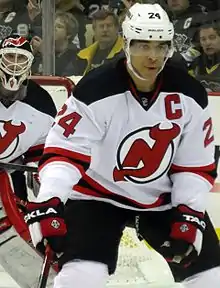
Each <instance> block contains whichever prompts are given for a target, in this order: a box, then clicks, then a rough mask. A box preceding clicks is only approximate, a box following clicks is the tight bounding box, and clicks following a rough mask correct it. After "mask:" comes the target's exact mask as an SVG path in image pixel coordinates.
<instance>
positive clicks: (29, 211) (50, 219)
mask: <svg viewBox="0 0 220 288" xmlns="http://www.w3.org/2000/svg"><path fill="white" fill-rule="evenodd" d="M63 214H64V204H63V203H62V202H61V201H60V199H59V198H56V197H54V198H51V199H49V200H47V201H45V202H41V203H35V202H29V203H28V204H27V206H26V215H25V217H24V220H25V222H26V223H27V224H28V226H29V231H30V235H31V239H32V242H33V245H34V246H35V247H36V248H37V249H38V250H39V251H41V252H42V253H44V252H45V244H46V243H45V241H44V240H45V239H46V240H47V242H48V244H49V245H50V247H51V248H52V250H53V251H54V252H57V253H60V252H62V248H63V241H64V236H65V234H66V232H67V230H66V224H65V221H64V218H63Z"/></svg>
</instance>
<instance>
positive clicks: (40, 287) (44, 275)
mask: <svg viewBox="0 0 220 288" xmlns="http://www.w3.org/2000/svg"><path fill="white" fill-rule="evenodd" d="M52 260H53V251H52V250H51V248H50V246H49V245H47V247H46V251H45V256H44V262H43V265H42V268H41V272H40V277H39V280H38V284H37V288H46V286H47V279H48V276H49V272H50V266H51V263H52Z"/></svg>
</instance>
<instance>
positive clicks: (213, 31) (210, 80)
mask: <svg viewBox="0 0 220 288" xmlns="http://www.w3.org/2000/svg"><path fill="white" fill-rule="evenodd" d="M198 41H199V45H200V53H201V54H200V56H199V57H197V58H196V59H195V60H194V61H193V63H192V64H191V67H190V70H189V73H190V74H191V75H193V76H195V77H196V78H198V80H200V81H201V82H202V84H203V85H204V86H205V87H206V88H207V90H209V91H220V25H219V24H207V25H204V26H201V28H199V31H198Z"/></svg>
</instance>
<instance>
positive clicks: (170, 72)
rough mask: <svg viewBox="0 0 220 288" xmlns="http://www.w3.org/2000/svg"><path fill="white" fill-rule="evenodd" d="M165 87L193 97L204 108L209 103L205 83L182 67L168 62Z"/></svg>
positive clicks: (164, 72) (164, 71) (167, 89)
mask: <svg viewBox="0 0 220 288" xmlns="http://www.w3.org/2000/svg"><path fill="white" fill-rule="evenodd" d="M163 74H164V80H163V83H164V87H163V88H164V89H163V90H166V91H167V92H173V93H174V92H178V93H182V94H184V95H186V96H187V97H190V98H192V99H193V100H194V101H195V102H196V103H197V104H198V105H199V106H201V107H202V108H203V109H204V108H205V107H207V105H208V94H207V91H206V90H205V88H204V87H203V85H202V84H201V83H200V82H199V81H198V80H196V79H195V78H194V77H193V76H191V75H189V74H188V72H187V71H185V70H183V69H182V68H179V67H176V66H173V65H170V64H167V65H165V67H164V70H163Z"/></svg>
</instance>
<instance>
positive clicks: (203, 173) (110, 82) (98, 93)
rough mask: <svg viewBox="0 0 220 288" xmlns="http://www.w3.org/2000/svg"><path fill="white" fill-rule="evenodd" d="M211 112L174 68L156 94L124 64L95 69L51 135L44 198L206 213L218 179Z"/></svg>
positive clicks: (195, 85) (43, 168)
mask: <svg viewBox="0 0 220 288" xmlns="http://www.w3.org/2000/svg"><path fill="white" fill-rule="evenodd" d="M207 106H208V99H207V93H206V91H205V90H204V88H203V87H202V86H201V85H200V84H199V82H197V81H196V80H195V79H193V78H192V77H191V76H188V75H187V74H186V73H185V72H183V71H181V70H179V69H177V68H174V67H169V66H168V65H166V66H165V68H164V70H163V72H162V73H161V74H160V75H159V77H158V83H157V88H156V89H155V91H154V92H153V93H139V92H138V91H137V90H136V89H135V86H134V84H133V82H132V80H131V78H130V77H129V75H128V73H127V71H126V68H125V61H124V59H121V60H119V61H118V62H116V63H111V64H109V65H106V66H103V67H100V68H98V69H96V70H94V71H92V72H91V73H89V74H88V75H87V76H85V77H84V78H83V79H82V80H81V81H80V82H79V83H78V85H77V86H76V88H75V90H74V92H73V96H71V97H70V98H69V99H68V100H67V101H66V103H65V105H64V106H63V108H62V110H61V111H60V112H59V114H58V117H57V119H56V124H55V125H54V126H53V128H52V129H51V131H50V133H49V135H48V137H47V140H46V144H45V150H44V156H43V159H42V161H41V162H40V178H41V189H40V194H39V197H38V200H39V201H42V200H46V199H47V198H50V197H53V196H58V197H59V198H60V199H61V200H62V201H64V202H65V201H66V200H67V198H70V199H87V200H91V199H93V200H94V199H95V200H98V201H106V202H110V203H112V204H114V205H117V206H120V207H123V208H128V209H134V210H166V209H169V208H170V207H171V206H177V205H179V204H185V205H188V206H189V207H191V208H192V209H195V210H197V211H204V210H205V208H206V195H207V192H208V191H209V190H210V189H211V187H212V185H213V181H214V178H215V176H216V172H215V165H214V145H213V132H212V122H211V118H210V115H209V112H208V109H207Z"/></svg>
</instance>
